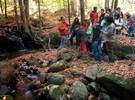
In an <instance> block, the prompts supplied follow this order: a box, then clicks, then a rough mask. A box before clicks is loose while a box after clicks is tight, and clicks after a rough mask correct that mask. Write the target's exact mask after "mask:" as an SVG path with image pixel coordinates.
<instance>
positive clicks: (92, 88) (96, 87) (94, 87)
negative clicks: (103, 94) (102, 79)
mask: <svg viewBox="0 0 135 100" xmlns="http://www.w3.org/2000/svg"><path fill="white" fill-rule="evenodd" d="M88 85H89V86H90V87H91V90H93V91H95V92H99V90H100V86H99V84H97V83H96V82H91V83H90V84H88Z"/></svg>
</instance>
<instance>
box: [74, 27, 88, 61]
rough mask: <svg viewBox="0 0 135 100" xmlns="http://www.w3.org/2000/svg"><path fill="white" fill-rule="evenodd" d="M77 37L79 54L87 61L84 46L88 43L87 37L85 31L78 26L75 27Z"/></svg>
mask: <svg viewBox="0 0 135 100" xmlns="http://www.w3.org/2000/svg"><path fill="white" fill-rule="evenodd" d="M76 30H77V35H78V37H79V39H80V54H81V55H82V56H83V57H84V60H85V59H87V53H88V51H87V47H86V44H87V42H88V35H87V33H86V31H85V30H84V29H83V28H82V27H80V26H79V25H77V26H76Z"/></svg>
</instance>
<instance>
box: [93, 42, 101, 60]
mask: <svg viewBox="0 0 135 100" xmlns="http://www.w3.org/2000/svg"><path fill="white" fill-rule="evenodd" d="M92 51H93V56H94V59H95V60H96V61H101V53H102V52H101V43H99V42H98V41H93V42H92Z"/></svg>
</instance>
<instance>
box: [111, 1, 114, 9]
mask: <svg viewBox="0 0 135 100" xmlns="http://www.w3.org/2000/svg"><path fill="white" fill-rule="evenodd" d="M111 9H112V10H114V0H112V5H111Z"/></svg>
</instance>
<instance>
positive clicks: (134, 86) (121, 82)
mask: <svg viewBox="0 0 135 100" xmlns="http://www.w3.org/2000/svg"><path fill="white" fill-rule="evenodd" d="M97 81H98V83H99V84H100V85H101V86H103V87H104V88H105V89H107V90H108V91H109V92H111V93H114V94H116V95H117V96H119V97H120V98H121V100H134V98H135V95H134V94H135V78H130V79H125V78H123V77H122V76H118V75H115V74H108V73H106V72H105V71H103V72H101V73H99V74H98V77H97Z"/></svg>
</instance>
